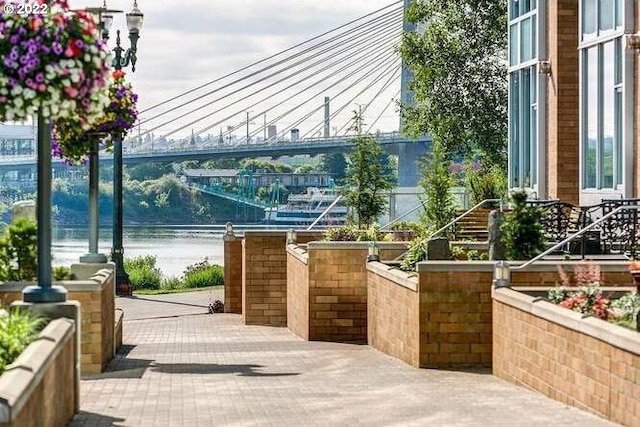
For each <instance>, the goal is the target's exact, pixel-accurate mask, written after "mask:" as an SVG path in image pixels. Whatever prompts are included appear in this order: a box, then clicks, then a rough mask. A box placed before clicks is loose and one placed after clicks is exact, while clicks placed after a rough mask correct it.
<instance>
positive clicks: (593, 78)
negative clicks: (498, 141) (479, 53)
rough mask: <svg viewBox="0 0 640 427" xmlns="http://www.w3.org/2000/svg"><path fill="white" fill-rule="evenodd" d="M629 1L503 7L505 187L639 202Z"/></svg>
mask: <svg viewBox="0 0 640 427" xmlns="http://www.w3.org/2000/svg"><path fill="white" fill-rule="evenodd" d="M635 3H636V2H635V1H634V0H548V1H543V0H538V1H536V0H509V54H508V57H509V183H510V186H511V187H523V188H527V189H528V190H529V191H531V193H532V195H533V196H534V197H536V198H538V199H560V200H562V201H564V202H569V203H574V204H580V205H591V204H597V203H600V201H601V200H603V199H619V198H634V197H639V196H640V178H639V176H638V172H637V169H638V161H639V158H640V151H639V150H638V143H637V141H638V139H639V138H640V133H639V132H638V129H637V128H636V126H635V123H636V121H637V119H638V114H640V111H639V110H640V91H639V90H638V88H639V87H640V84H638V76H640V68H639V64H638V59H637V56H638V54H639V52H640V51H639V50H638V48H637V47H635V46H638V47H640V42H639V41H638V37H637V36H636V35H635V34H636V33H637V32H638V30H637V28H640V17H639V15H638V14H639V12H640V10H639V9H640V6H636V4H635Z"/></svg>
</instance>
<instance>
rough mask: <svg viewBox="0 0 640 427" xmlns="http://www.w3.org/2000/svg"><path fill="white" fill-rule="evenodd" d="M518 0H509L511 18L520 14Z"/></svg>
mask: <svg viewBox="0 0 640 427" xmlns="http://www.w3.org/2000/svg"><path fill="white" fill-rule="evenodd" d="M518 3H520V2H519V1H518V0H511V1H509V19H516V18H517V17H518V16H519V15H520V11H519V6H518Z"/></svg>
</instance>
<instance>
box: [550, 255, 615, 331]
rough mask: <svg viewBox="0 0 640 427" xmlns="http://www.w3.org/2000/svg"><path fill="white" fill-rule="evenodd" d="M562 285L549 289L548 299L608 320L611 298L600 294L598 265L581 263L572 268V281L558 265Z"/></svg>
mask: <svg viewBox="0 0 640 427" xmlns="http://www.w3.org/2000/svg"><path fill="white" fill-rule="evenodd" d="M558 274H559V275H560V281H561V283H562V286H556V287H555V288H553V289H551V290H549V295H548V296H549V300H550V301H551V302H553V303H555V304H558V305H560V306H561V307H565V308H568V309H571V310H573V311H577V312H579V313H583V314H593V315H594V316H596V317H598V318H600V319H602V320H609V318H610V317H611V311H610V310H609V307H610V305H611V300H610V299H609V298H605V297H604V296H603V295H602V289H601V288H600V284H601V282H602V278H601V274H600V266H598V265H597V264H581V265H576V266H575V267H574V268H573V277H574V281H573V282H572V281H571V278H570V277H569V275H568V274H567V273H566V272H565V271H564V270H563V269H562V267H561V266H558Z"/></svg>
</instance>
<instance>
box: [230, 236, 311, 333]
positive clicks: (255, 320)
mask: <svg viewBox="0 0 640 427" xmlns="http://www.w3.org/2000/svg"><path fill="white" fill-rule="evenodd" d="M323 236H324V232H321V231H299V232H297V239H298V242H301V243H306V242H309V241H312V240H318V239H322V238H323ZM225 261H226V258H225ZM235 262H240V263H241V267H240V268H241V272H242V273H241V274H242V291H241V293H240V294H241V299H242V319H243V321H244V323H245V324H246V325H262V326H287V232H286V231H246V232H245V234H244V238H243V239H242V257H241V259H237V260H236V261H235ZM225 268H226V265H225ZM230 268H236V269H237V268H238V267H231V266H230ZM225 280H226V278H225ZM235 294H236V295H237V291H236V293H235Z"/></svg>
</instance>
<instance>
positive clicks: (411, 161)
mask: <svg viewBox="0 0 640 427" xmlns="http://www.w3.org/2000/svg"><path fill="white" fill-rule="evenodd" d="M410 4H411V0H404V9H405V11H406V9H407V8H408V7H409V5H410ZM403 31H404V32H405V33H413V32H415V31H416V26H415V25H414V24H413V23H411V22H409V21H407V20H406V18H405V20H404V24H403ZM412 79H413V73H411V70H410V69H409V67H408V66H407V65H406V64H405V63H404V61H403V62H402V75H401V78H400V101H401V102H402V105H413V102H414V99H413V92H412V91H411V90H410V89H409V82H410V81H411V80H412ZM403 127H404V120H403V118H402V114H401V115H400V130H401V131H402V129H403ZM426 151H427V147H426V146H425V145H424V144H421V143H408V144H398V147H397V154H398V186H399V187H416V186H417V185H418V182H419V181H420V169H419V167H418V163H417V161H418V159H419V158H420V157H421V156H422V155H423V154H425V153H426Z"/></svg>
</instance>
